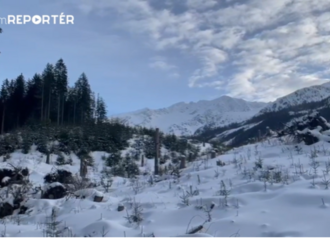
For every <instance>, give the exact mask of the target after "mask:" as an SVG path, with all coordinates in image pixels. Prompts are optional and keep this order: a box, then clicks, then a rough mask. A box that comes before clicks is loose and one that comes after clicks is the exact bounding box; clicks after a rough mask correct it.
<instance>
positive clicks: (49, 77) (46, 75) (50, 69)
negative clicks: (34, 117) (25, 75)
mask: <svg viewBox="0 0 330 248" xmlns="http://www.w3.org/2000/svg"><path fill="white" fill-rule="evenodd" d="M42 79H43V90H42V104H43V106H42V109H43V118H42V120H44V121H47V122H50V121H51V110H52V109H51V108H52V98H53V92H54V86H55V75H54V66H53V65H52V64H49V63H48V64H47V65H46V68H45V70H44V72H43V74H42Z"/></svg>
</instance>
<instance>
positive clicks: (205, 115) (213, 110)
mask: <svg viewBox="0 0 330 248" xmlns="http://www.w3.org/2000/svg"><path fill="white" fill-rule="evenodd" d="M267 104H269V103H264V102H257V101H255V102H249V101H245V100H243V99H239V98H233V97H230V96H226V95H224V96H221V97H218V98H216V99H213V100H200V101H197V102H189V103H186V102H179V103H175V104H172V105H170V106H169V107H165V108H160V109H150V108H143V109H140V110H136V111H132V112H128V113H123V114H117V115H112V116H111V117H113V118H120V119H123V120H126V121H127V123H128V124H129V125H133V126H144V127H159V128H160V130H161V131H163V132H165V133H173V134H176V135H193V134H194V133H195V131H196V130H197V129H199V128H201V127H203V126H211V127H218V126H225V125H228V124H231V123H234V122H240V121H243V120H246V119H248V118H250V117H252V116H253V115H255V114H257V113H258V112H259V111H260V110H261V109H262V108H264V107H265V106H266V105H267Z"/></svg>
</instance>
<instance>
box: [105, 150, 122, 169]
mask: <svg viewBox="0 0 330 248" xmlns="http://www.w3.org/2000/svg"><path fill="white" fill-rule="evenodd" d="M121 161H122V158H121V152H120V151H117V152H114V153H111V154H110V155H109V156H108V157H107V159H106V162H105V165H106V166H109V167H113V166H118V165H119V164H120V163H121Z"/></svg>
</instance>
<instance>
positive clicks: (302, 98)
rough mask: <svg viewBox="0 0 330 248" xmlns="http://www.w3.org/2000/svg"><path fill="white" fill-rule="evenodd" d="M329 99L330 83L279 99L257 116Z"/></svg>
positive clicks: (304, 89)
mask: <svg viewBox="0 0 330 248" xmlns="http://www.w3.org/2000/svg"><path fill="white" fill-rule="evenodd" d="M328 97H330V83H325V84H321V85H313V86H311V87H306V88H303V89H299V90H297V91H295V92H293V93H291V94H289V95H286V96H284V97H280V98H278V99H277V100H276V101H274V102H272V103H270V104H269V105H268V106H266V107H265V108H263V109H262V110H261V111H260V112H259V113H258V114H257V116H258V115H261V114H264V113H268V112H275V111H279V110H283V109H285V108H288V107H291V106H298V105H300V104H304V103H311V102H319V101H322V100H324V99H326V98H328Z"/></svg>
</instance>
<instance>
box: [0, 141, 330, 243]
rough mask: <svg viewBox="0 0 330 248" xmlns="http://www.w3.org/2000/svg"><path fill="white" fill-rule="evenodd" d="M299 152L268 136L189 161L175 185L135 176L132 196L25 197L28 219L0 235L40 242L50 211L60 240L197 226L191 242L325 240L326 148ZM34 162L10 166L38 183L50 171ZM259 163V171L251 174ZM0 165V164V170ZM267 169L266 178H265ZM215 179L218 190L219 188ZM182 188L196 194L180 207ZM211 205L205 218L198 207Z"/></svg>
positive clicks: (10, 223)
mask: <svg viewBox="0 0 330 248" xmlns="http://www.w3.org/2000/svg"><path fill="white" fill-rule="evenodd" d="M300 147H301V150H298V149H296V148H295V145H285V144H282V143H281V142H280V141H279V140H276V139H271V140H269V141H268V142H265V143H259V144H257V145H248V146H244V147H241V148H239V149H235V150H231V151H229V152H228V153H226V154H224V155H221V156H219V157H217V158H216V159H212V160H209V161H204V163H202V164H201V163H199V162H197V163H191V164H190V165H189V167H188V168H187V169H185V170H183V171H182V176H181V178H180V180H179V181H176V180H172V179H168V180H164V181H161V182H158V183H156V184H154V185H149V184H148V182H147V180H148V178H145V177H143V176H141V178H140V179H139V180H140V187H141V188H140V190H139V192H138V193H134V185H132V184H131V182H130V181H129V180H125V179H123V178H115V180H114V183H113V186H112V187H111V191H110V192H109V193H102V192H100V191H102V189H99V188H98V189H90V190H86V195H90V197H86V198H85V199H75V198H69V199H66V198H63V199H60V200H45V199H43V200H41V199H32V198H31V199H30V200H28V201H27V203H26V205H27V206H28V207H29V210H28V211H27V212H28V214H23V215H14V216H12V217H10V218H7V219H6V220H3V221H2V222H1V223H2V224H0V237H42V236H43V235H44V232H45V230H46V228H47V227H46V226H45V224H44V223H45V222H46V217H47V216H49V215H50V213H51V209H52V208H53V207H55V208H56V209H57V213H58V215H59V216H58V218H57V221H60V222H61V223H62V224H60V225H59V227H64V226H65V228H64V229H63V231H62V232H61V233H62V235H64V236H77V237H83V236H86V237H124V236H126V237H141V236H150V235H151V234H152V233H153V234H154V236H155V237H156V238H157V237H169V236H172V237H173V236H191V235H187V234H186V233H187V232H189V230H191V229H193V228H194V227H197V226H199V225H203V228H202V229H201V230H200V231H199V232H198V233H197V234H195V235H194V236H195V237H210V236H213V237H328V236H329V228H328V226H329V223H328V221H327V220H328V218H329V217H330V213H329V204H330V195H329V189H327V188H328V186H329V171H330V164H329V159H328V158H329V155H330V152H329V151H330V145H329V144H328V143H321V142H320V143H317V144H315V145H313V146H312V147H307V146H304V145H300ZM102 154H103V153H97V152H96V153H93V157H94V159H95V162H96V167H98V168H95V169H94V170H91V171H90V172H89V175H88V176H89V177H90V178H95V179H96V180H98V179H99V172H98V171H100V170H101V163H102V161H101V159H100V157H101V155H102ZM311 154H313V156H311ZM39 158H40V154H38V153H31V154H29V155H22V154H20V153H16V154H13V155H12V158H11V160H10V162H11V163H13V164H17V163H19V161H21V162H20V163H21V164H22V165H24V166H28V167H29V168H30V170H31V171H32V174H31V175H30V179H31V180H32V182H33V184H34V185H35V186H38V185H39V184H42V183H43V182H42V181H43V180H42V177H43V176H44V175H45V174H46V173H48V172H49V171H51V170H52V169H54V167H55V166H50V165H46V164H45V163H43V162H41V161H39ZM259 158H261V159H262V164H263V169H262V170H261V169H258V170H254V169H253V167H254V166H255V162H256V161H258V160H259ZM43 159H44V158H43ZM219 159H221V160H222V161H223V162H225V163H226V165H225V166H224V167H219V166H217V165H216V161H217V160H219ZM37 161H39V162H37ZM235 161H236V162H235ZM313 161H314V162H313ZM148 163H150V164H152V161H148ZM313 164H314V165H317V166H313ZM97 165H99V166H97ZM4 166H6V164H5V163H2V162H1V163H0V168H1V167H4ZM62 168H63V167H62ZM64 168H66V169H68V170H71V171H73V172H77V171H78V163H77V161H76V160H75V159H74V164H73V166H64ZM267 171H268V173H271V174H269V175H270V176H269V177H268V179H267V180H266V179H265V175H267ZM323 174H324V175H323ZM263 175H264V176H263ZM222 181H223V183H224V185H225V187H226V189H224V188H221V182H222ZM190 186H192V190H193V191H195V190H197V192H198V194H196V195H195V196H191V197H188V198H189V201H188V202H187V204H183V198H184V195H185V194H187V193H186V192H187V191H188V192H190ZM224 190H225V191H224ZM224 192H227V193H228V194H227V196H225V195H224V194H223V193H224ZM100 193H102V194H104V196H105V198H104V200H103V201H102V202H93V201H92V196H93V195H94V194H100ZM212 203H213V204H214V208H213V209H212V211H210V216H209V215H208V214H207V211H206V210H207V209H209V208H210V206H211V205H212ZM134 204H139V205H140V206H141V209H140V211H141V215H142V218H143V221H142V222H141V224H140V226H137V225H136V224H133V223H131V224H130V223H129V222H128V220H127V219H126V218H125V217H127V215H129V214H131V213H132V211H133V208H134ZM118 205H123V206H125V208H126V209H125V211H121V212H119V211H117V207H118ZM203 206H204V207H205V210H203V209H202V207H203ZM126 210H127V212H126ZM209 217H210V218H209Z"/></svg>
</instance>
